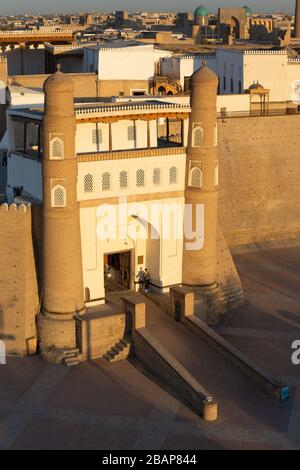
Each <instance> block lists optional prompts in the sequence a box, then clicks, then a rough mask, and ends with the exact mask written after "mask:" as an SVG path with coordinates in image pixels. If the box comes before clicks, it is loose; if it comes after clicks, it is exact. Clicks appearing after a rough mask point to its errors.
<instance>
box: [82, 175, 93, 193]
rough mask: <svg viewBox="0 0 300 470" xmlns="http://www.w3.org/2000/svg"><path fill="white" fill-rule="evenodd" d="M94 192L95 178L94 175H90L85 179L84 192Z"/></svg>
mask: <svg viewBox="0 0 300 470" xmlns="http://www.w3.org/2000/svg"><path fill="white" fill-rule="evenodd" d="M93 191H94V178H93V175H91V174H90V173H88V174H87V175H85V177H84V192H85V193H92V192H93Z"/></svg>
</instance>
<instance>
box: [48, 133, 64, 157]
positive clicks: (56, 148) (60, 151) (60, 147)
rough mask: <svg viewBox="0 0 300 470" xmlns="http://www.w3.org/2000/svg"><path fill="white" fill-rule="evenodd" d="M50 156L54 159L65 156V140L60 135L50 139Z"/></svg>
mask: <svg viewBox="0 0 300 470" xmlns="http://www.w3.org/2000/svg"><path fill="white" fill-rule="evenodd" d="M50 158H51V159H52V160H62V159H63V158H64V141H63V140H62V139H61V138H60V137H54V138H52V139H51V140H50Z"/></svg>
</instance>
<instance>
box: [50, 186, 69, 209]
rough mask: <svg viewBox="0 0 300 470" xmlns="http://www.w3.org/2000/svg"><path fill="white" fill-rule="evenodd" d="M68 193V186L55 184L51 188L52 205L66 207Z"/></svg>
mask: <svg viewBox="0 0 300 470" xmlns="http://www.w3.org/2000/svg"><path fill="white" fill-rule="evenodd" d="M66 204H67V193H66V188H64V187H63V186H61V185H60V184H58V185H56V186H54V188H52V190H51V207H66Z"/></svg>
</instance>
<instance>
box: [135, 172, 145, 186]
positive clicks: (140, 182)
mask: <svg viewBox="0 0 300 470" xmlns="http://www.w3.org/2000/svg"><path fill="white" fill-rule="evenodd" d="M135 178H136V185H137V187H139V188H140V187H142V186H145V172H144V170H142V169H139V170H137V172H136V175H135Z"/></svg>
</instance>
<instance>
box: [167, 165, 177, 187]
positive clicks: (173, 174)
mask: <svg viewBox="0 0 300 470" xmlns="http://www.w3.org/2000/svg"><path fill="white" fill-rule="evenodd" d="M169 183H170V184H177V183H178V169H177V168H176V166H172V167H171V168H170V169H169Z"/></svg>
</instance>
